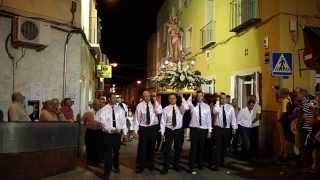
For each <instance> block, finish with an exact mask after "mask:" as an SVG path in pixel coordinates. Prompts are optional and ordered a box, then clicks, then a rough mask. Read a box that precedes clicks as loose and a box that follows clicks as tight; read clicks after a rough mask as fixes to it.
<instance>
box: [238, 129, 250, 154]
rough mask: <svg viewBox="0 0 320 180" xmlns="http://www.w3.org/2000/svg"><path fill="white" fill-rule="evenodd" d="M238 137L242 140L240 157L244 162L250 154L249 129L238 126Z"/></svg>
mask: <svg viewBox="0 0 320 180" xmlns="http://www.w3.org/2000/svg"><path fill="white" fill-rule="evenodd" d="M239 130H240V135H241V139H242V144H241V155H242V158H243V159H245V160H249V159H250V158H251V156H252V154H251V128H248V127H244V126H241V125H239Z"/></svg>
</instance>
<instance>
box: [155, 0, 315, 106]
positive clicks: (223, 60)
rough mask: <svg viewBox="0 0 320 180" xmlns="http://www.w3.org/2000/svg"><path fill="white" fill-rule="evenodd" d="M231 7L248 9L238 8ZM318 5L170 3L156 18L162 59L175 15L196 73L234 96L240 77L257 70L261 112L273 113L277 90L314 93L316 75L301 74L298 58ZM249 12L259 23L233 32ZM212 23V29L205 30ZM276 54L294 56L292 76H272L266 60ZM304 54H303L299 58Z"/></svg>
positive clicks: (235, 0)
mask: <svg viewBox="0 0 320 180" xmlns="http://www.w3.org/2000/svg"><path fill="white" fill-rule="evenodd" d="M241 3H242V4H241ZM233 4H236V5H238V6H241V5H242V6H245V7H243V8H242V9H241V7H240V8H239V7H238V10H234V6H233ZM246 4H247V5H246ZM252 4H254V5H252ZM319 4H320V3H319V1H317V0H310V1H304V0H294V1H292V0H280V1H279V0H173V1H171V0H167V1H166V2H165V3H164V5H163V6H162V8H161V9H160V12H159V14H158V37H159V39H158V41H159V42H158V43H159V44H160V46H159V51H160V52H162V54H161V53H160V54H161V55H160V56H162V57H164V56H165V54H164V50H163V49H164V48H165V42H164V41H165V37H166V28H165V23H166V22H167V21H168V18H169V16H172V15H177V16H178V17H179V19H180V21H181V22H180V23H181V27H182V28H183V30H184V40H185V41H189V42H185V46H187V47H185V48H186V50H185V51H186V52H187V53H186V54H187V56H186V57H187V59H189V60H191V59H194V60H196V63H195V66H194V69H197V70H200V71H201V73H202V75H204V76H206V77H209V78H212V79H214V80H215V90H216V92H226V93H228V94H231V95H233V97H236V96H237V95H236V94H237V92H234V90H235V89H237V87H236V86H237V84H236V79H235V78H236V76H245V75H249V74H253V73H255V72H258V73H261V78H262V79H261V86H262V87H260V91H261V99H262V105H263V108H264V110H268V111H269V110H270V111H275V110H276V109H275V103H276V102H275V98H272V97H274V90H273V87H275V86H280V87H286V88H289V89H293V88H294V87H296V86H300V87H305V88H306V89H308V90H309V91H310V92H314V90H313V89H314V87H313V86H314V76H315V73H314V72H313V71H303V72H301V76H300V73H299V56H298V54H299V49H303V48H304V38H303V32H302V29H303V28H304V27H305V26H319V25H320V20H319V14H320V12H319V11H320V8H319ZM208 6H212V7H211V8H208ZM253 6H254V7H253ZM247 9H250V11H251V10H252V11H255V12H253V13H251V12H249V13H247V14H245V15H246V16H253V18H257V19H258V20H257V21H256V22H254V23H253V24H251V25H246V26H245V27H244V28H243V29H242V30H239V31H238V32H231V30H232V28H233V27H232V21H237V19H236V18H237V17H233V16H234V13H237V15H238V16H239V19H240V20H238V21H241V17H240V16H241V10H242V11H246V10H247ZM237 11H240V12H237ZM250 13H251V14H250ZM245 15H243V14H242V16H245ZM290 23H296V25H297V28H296V30H290ZM208 24H209V26H210V28H207V27H208ZM238 24H240V25H241V23H238ZM206 25H207V26H206ZM206 28H207V29H210V30H209V31H211V32H210V33H211V34H210V35H209V36H211V37H210V38H209V40H208V42H207V44H206V42H204V43H202V39H206V38H207V37H204V36H206V35H203V34H208V33H206V32H204V33H202V31H203V30H205V29H206ZM207 39H208V38H207ZM188 44H189V45H188ZM274 51H284V52H291V53H293V54H294V75H293V76H290V77H288V78H279V77H272V76H271V68H270V67H271V65H270V63H271V62H269V63H266V62H265V59H266V58H265V56H266V54H268V53H270V54H271V53H272V52H274ZM302 54H303V53H301V52H300V56H302ZM158 59H161V58H158ZM300 63H301V68H302V69H303V68H305V67H304V64H303V60H302V59H301V57H300ZM248 83H249V82H248ZM257 89H259V88H257Z"/></svg>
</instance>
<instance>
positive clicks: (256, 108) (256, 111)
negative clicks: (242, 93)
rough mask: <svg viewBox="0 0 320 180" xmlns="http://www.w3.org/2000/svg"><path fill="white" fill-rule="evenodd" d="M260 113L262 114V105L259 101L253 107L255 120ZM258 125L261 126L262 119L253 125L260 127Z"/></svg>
mask: <svg viewBox="0 0 320 180" xmlns="http://www.w3.org/2000/svg"><path fill="white" fill-rule="evenodd" d="M258 114H261V106H260V105H259V104H258V103H256V104H255V105H254V107H253V120H254V119H255V118H257V115H258ZM258 126H260V120H258V121H256V122H255V123H253V124H252V127H258Z"/></svg>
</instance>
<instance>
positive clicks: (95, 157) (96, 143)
mask: <svg viewBox="0 0 320 180" xmlns="http://www.w3.org/2000/svg"><path fill="white" fill-rule="evenodd" d="M101 141H102V133H101V131H100V130H93V129H87V130H86V135H85V143H86V155H87V163H89V164H90V163H94V164H96V163H99V162H101V159H102V158H101V153H102V151H101V145H102V143H101Z"/></svg>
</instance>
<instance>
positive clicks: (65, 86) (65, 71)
mask: <svg viewBox="0 0 320 180" xmlns="http://www.w3.org/2000/svg"><path fill="white" fill-rule="evenodd" d="M77 32H78V31H77V30H72V31H69V32H68V34H67V37H66V42H65V44H64V58H63V75H62V76H63V84H62V98H63V99H64V98H66V93H67V68H68V67H67V58H68V57H67V52H68V44H69V41H70V39H71V37H72V34H73V33H77Z"/></svg>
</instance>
